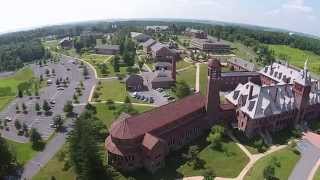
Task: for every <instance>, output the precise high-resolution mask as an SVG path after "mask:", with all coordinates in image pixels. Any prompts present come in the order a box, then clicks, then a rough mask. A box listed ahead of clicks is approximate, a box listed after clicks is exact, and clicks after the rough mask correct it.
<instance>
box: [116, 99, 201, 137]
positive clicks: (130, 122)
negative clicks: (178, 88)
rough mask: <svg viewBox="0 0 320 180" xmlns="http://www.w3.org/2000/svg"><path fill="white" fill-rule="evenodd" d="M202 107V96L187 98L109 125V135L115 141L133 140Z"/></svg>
mask: <svg viewBox="0 0 320 180" xmlns="http://www.w3.org/2000/svg"><path fill="white" fill-rule="evenodd" d="M204 106H205V97H204V96H202V95H200V94H195V95H192V96H188V97H186V98H183V99H181V100H179V101H176V102H172V103H169V104H167V105H164V106H161V107H159V108H155V109H153V110H150V111H147V112H145V113H142V114H139V115H137V116H132V117H128V118H126V119H122V120H117V121H116V122H114V123H113V124H112V125H111V129H110V134H111V136H112V137H114V138H117V139H134V138H136V137H139V136H142V135H144V134H145V133H148V132H150V131H152V130H155V129H158V128H160V127H163V126H165V125H167V124H169V123H172V122H174V121H177V120H179V119H180V118H182V117H185V116H187V115H188V114H190V113H192V112H195V111H197V110H199V109H201V108H203V107H204Z"/></svg>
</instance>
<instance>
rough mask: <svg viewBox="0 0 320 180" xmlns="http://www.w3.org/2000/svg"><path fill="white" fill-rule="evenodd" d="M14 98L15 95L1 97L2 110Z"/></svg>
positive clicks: (0, 105)
mask: <svg viewBox="0 0 320 180" xmlns="http://www.w3.org/2000/svg"><path fill="white" fill-rule="evenodd" d="M13 99H14V96H4V97H0V111H2V110H3V109H4V108H5V107H6V106H7V105H8V104H9V103H10V102H11V101H12V100H13Z"/></svg>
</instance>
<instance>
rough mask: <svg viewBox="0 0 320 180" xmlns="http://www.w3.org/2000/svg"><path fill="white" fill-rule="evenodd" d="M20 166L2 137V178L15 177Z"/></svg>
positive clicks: (0, 162) (0, 152) (0, 173)
mask: <svg viewBox="0 0 320 180" xmlns="http://www.w3.org/2000/svg"><path fill="white" fill-rule="evenodd" d="M18 166H19V164H18V162H17V160H16V156H15V154H14V153H12V151H11V150H10V148H9V145H8V143H7V142H6V141H5V140H4V139H3V138H2V137H1V136H0V177H6V176H9V175H14V173H15V172H16V169H17V167H18Z"/></svg>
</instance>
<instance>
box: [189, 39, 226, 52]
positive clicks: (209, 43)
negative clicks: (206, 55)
mask: <svg viewBox="0 0 320 180" xmlns="http://www.w3.org/2000/svg"><path fill="white" fill-rule="evenodd" d="M191 48H194V49H197V50H200V51H204V52H213V53H228V52H230V50H231V47H230V45H228V44H225V43H223V42H221V41H214V40H211V39H199V38H193V39H192V40H191Z"/></svg>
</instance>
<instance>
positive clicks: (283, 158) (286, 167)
mask: <svg viewBox="0 0 320 180" xmlns="http://www.w3.org/2000/svg"><path fill="white" fill-rule="evenodd" d="M274 157H276V158H277V159H278V161H279V162H280V166H279V167H276V168H275V175H276V177H277V178H279V179H280V180H285V179H288V177H289V176H290V174H291V171H292V170H293V168H294V166H295V164H296V163H297V161H298V160H299V158H300V156H299V155H298V154H296V153H294V152H293V151H292V150H290V149H289V148H285V149H282V150H279V151H276V152H274V153H272V154H270V155H268V156H266V157H263V158H262V159H260V160H258V161H257V162H256V164H255V165H254V166H253V168H251V169H250V170H249V171H248V173H247V174H246V176H245V178H244V179H245V180H251V179H252V180H257V179H264V178H263V169H264V168H265V167H266V166H268V165H269V163H270V161H271V160H272V158H274Z"/></svg>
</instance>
